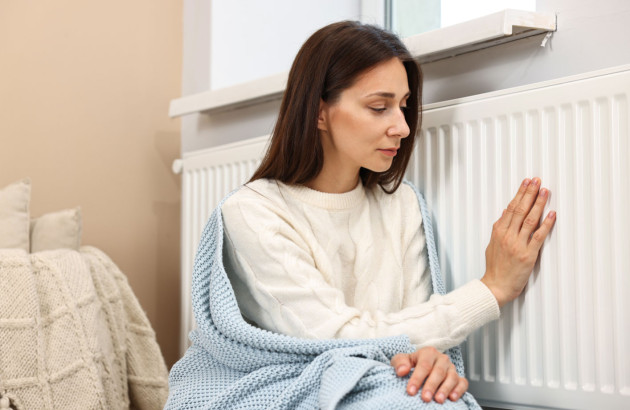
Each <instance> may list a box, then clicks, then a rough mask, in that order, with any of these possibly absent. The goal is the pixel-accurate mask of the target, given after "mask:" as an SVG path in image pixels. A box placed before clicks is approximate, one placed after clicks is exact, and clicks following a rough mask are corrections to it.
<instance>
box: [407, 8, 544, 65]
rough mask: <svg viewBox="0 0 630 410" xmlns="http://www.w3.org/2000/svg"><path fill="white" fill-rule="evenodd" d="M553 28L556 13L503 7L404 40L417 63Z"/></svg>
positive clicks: (467, 51)
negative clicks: (481, 15)
mask: <svg viewBox="0 0 630 410" xmlns="http://www.w3.org/2000/svg"><path fill="white" fill-rule="evenodd" d="M555 30H556V16H554V15H552V14H543V13H536V12H532V11H522V10H503V11H499V12H497V13H493V14H489V15H487V16H484V17H480V18H477V19H474V20H469V21H465V22H463V23H459V24H454V25H452V26H449V27H444V28H439V29H437V30H432V31H428V32H426V33H421V34H416V35H415V36H411V37H407V38H405V39H404V40H403V42H404V43H405V45H406V46H407V48H408V49H409V51H410V52H411V54H412V55H413V56H414V57H417V58H418V60H419V62H420V63H428V62H431V61H437V60H442V59H444V58H448V57H453V56H456V55H460V54H464V53H469V52H471V51H475V50H480V49H483V48H487V47H492V46H495V45H498V44H502V43H506V42H509V41H514V40H519V39H521V38H525V37H531V36H535V35H537V34H542V33H546V32H550V31H555Z"/></svg>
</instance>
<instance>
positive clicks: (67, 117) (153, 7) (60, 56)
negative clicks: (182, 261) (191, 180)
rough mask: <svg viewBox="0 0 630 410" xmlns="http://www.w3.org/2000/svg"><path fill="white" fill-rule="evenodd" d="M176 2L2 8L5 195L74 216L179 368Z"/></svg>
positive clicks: (20, 0)
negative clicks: (172, 107) (15, 186)
mask: <svg viewBox="0 0 630 410" xmlns="http://www.w3.org/2000/svg"><path fill="white" fill-rule="evenodd" d="M181 62H182V0H134V1H128V0H110V1H85V0H55V1H44V0H40V1H37V0H1V1H0V187H3V186H5V185H7V184H8V183H10V182H13V181H15V180H18V179H20V178H23V177H27V176H28V177H30V178H31V179H32V187H33V195H32V200H31V216H38V215H41V214H42V213H45V212H49V211H55V210H60V209H64V208H69V207H74V206H77V205H79V206H81V208H82V211H83V244H85V245H93V246H96V247H98V248H100V249H102V250H104V251H105V252H106V253H107V254H109V255H110V256H111V257H112V259H113V260H114V262H116V263H117V264H118V266H119V267H120V268H121V270H122V271H123V272H124V273H125V274H126V275H127V276H128V278H129V282H130V284H131V286H132V288H133V290H134V291H135V293H136V295H137V296H138V299H139V300H140V303H141V304H142V306H143V308H144V309H145V311H146V313H147V315H148V317H149V319H150V320H151V323H152V324H153V327H154V329H155V330H156V333H157V338H158V342H159V344H160V346H161V348H162V352H163V354H164V356H165V358H166V361H167V363H168V365H169V367H170V366H171V365H172V364H173V363H174V362H175V361H176V360H177V358H178V347H177V341H178V332H179V299H180V298H179V231H180V228H179V226H180V179H179V176H176V175H174V174H173V173H172V172H171V170H170V168H171V164H172V162H173V160H174V159H175V158H177V157H178V156H179V153H180V124H179V120H172V119H169V118H168V116H167V113H168V104H169V101H170V100H171V99H173V98H176V97H178V96H180V94H181V85H180V84H181V81H180V79H181Z"/></svg>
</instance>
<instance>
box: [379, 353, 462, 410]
mask: <svg viewBox="0 0 630 410" xmlns="http://www.w3.org/2000/svg"><path fill="white" fill-rule="evenodd" d="M391 365H392V366H393V367H394V369H395V371H396V374H397V375H398V376H405V375H407V374H409V371H410V370H411V368H414V371H413V373H412V374H411V376H410V377H409V382H408V383H407V393H408V394H409V395H411V396H413V395H415V394H416V393H417V392H418V390H420V386H422V395H421V398H422V400H423V401H425V402H430V401H431V400H435V401H436V402H438V403H444V402H445V401H446V399H447V398H448V399H450V400H452V401H456V400H458V399H459V398H460V397H461V396H462V395H463V394H464V393H465V392H466V390H468V381H467V380H466V379H465V378H463V377H459V374H457V369H456V368H455V365H454V364H453V363H451V359H450V358H449V357H448V356H447V355H446V354H443V353H440V352H439V351H438V350H437V349H435V348H434V347H423V348H421V349H418V350H416V351H415V352H414V353H411V354H404V353H402V354H397V355H395V356H394V357H393V358H392V360H391Z"/></svg>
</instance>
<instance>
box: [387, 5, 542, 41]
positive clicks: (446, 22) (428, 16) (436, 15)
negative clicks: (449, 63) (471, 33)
mask: <svg viewBox="0 0 630 410" xmlns="http://www.w3.org/2000/svg"><path fill="white" fill-rule="evenodd" d="M505 9H518V10H529V11H536V0H477V1H470V0H420V1H418V0H386V1H385V26H386V27H387V28H388V29H390V30H392V31H394V32H396V33H398V35H399V36H401V37H409V36H412V35H414V34H419V33H424V32H425V31H430V30H435V29H438V28H441V27H447V26H451V25H453V24H457V23H461V22H464V21H467V20H472V19H475V18H478V17H481V16H485V15H488V14H492V13H496V12H497V11H501V10H505Z"/></svg>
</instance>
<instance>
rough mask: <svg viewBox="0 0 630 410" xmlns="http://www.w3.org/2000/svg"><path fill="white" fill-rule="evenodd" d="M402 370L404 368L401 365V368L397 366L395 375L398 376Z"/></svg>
mask: <svg viewBox="0 0 630 410" xmlns="http://www.w3.org/2000/svg"><path fill="white" fill-rule="evenodd" d="M404 368H405V366H402V365H401V366H398V367H397V368H396V374H400V372H402V371H403V369H404Z"/></svg>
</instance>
